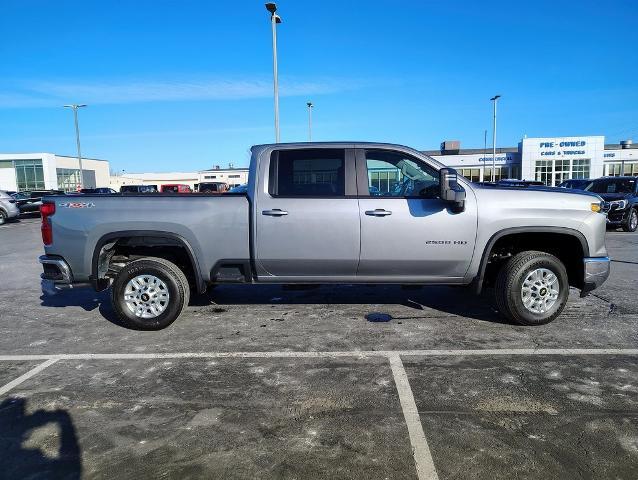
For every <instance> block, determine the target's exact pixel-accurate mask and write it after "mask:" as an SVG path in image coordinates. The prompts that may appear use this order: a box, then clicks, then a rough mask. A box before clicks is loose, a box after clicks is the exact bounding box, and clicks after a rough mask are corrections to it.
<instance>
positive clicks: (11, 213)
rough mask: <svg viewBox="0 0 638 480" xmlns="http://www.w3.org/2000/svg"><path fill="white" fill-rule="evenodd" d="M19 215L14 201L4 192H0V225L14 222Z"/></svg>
mask: <svg viewBox="0 0 638 480" xmlns="http://www.w3.org/2000/svg"><path fill="white" fill-rule="evenodd" d="M19 215H20V209H19V208H18V204H17V203H16V201H15V199H14V198H13V197H12V196H11V195H9V194H8V193H7V192H5V191H4V190H0V225H3V224H4V223H5V222H6V221H7V220H15V219H16V218H18V216H19Z"/></svg>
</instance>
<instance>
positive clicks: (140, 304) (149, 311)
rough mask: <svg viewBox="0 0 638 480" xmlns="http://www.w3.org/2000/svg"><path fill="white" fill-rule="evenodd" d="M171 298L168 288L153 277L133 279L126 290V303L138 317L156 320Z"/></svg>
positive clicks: (139, 276) (146, 276)
mask: <svg viewBox="0 0 638 480" xmlns="http://www.w3.org/2000/svg"><path fill="white" fill-rule="evenodd" d="M169 299H170V296H169V294H168V287H167V286H166V284H165V283H164V282H163V281H161V280H160V279H159V278H157V277H155V276H153V275H138V276H137V277H135V278H132V279H131V280H130V281H129V282H128V283H127V284H126V289H125V290H124V303H126V306H127V308H128V309H129V310H130V311H131V313H133V314H134V315H135V316H136V317H140V318H155V317H157V316H159V315H161V314H162V312H163V311H164V310H166V307H168V301H169Z"/></svg>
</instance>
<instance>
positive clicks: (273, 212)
mask: <svg viewBox="0 0 638 480" xmlns="http://www.w3.org/2000/svg"><path fill="white" fill-rule="evenodd" d="M261 214H262V215H268V216H270V217H283V216H284V215H288V212H287V211H285V210H281V209H280V208H273V209H272V210H264V211H262V212H261Z"/></svg>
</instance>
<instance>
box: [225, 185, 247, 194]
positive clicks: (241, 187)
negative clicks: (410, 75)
mask: <svg viewBox="0 0 638 480" xmlns="http://www.w3.org/2000/svg"><path fill="white" fill-rule="evenodd" d="M247 192H248V184H247V183H244V184H242V185H237V186H235V187H233V188H231V189H229V190H228V191H227V192H225V193H247Z"/></svg>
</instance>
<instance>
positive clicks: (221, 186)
mask: <svg viewBox="0 0 638 480" xmlns="http://www.w3.org/2000/svg"><path fill="white" fill-rule="evenodd" d="M228 188H229V187H228V184H227V183H226V182H202V183H197V184H195V191H196V192H199V193H226V192H227V191H228Z"/></svg>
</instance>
